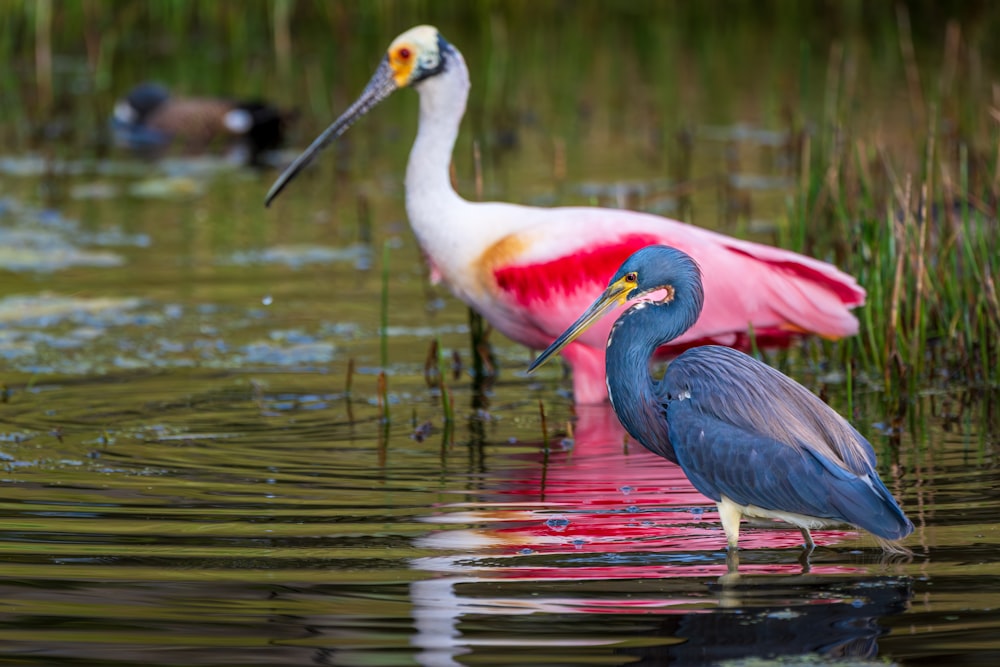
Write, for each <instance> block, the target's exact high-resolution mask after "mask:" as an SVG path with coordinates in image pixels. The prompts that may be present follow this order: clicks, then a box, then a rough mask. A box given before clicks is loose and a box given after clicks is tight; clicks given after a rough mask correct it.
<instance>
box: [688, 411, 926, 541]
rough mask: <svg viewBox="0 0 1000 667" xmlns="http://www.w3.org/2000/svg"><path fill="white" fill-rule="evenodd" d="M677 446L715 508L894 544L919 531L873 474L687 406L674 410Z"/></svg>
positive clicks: (693, 479) (690, 473) (695, 481)
mask: <svg viewBox="0 0 1000 667" xmlns="http://www.w3.org/2000/svg"><path fill="white" fill-rule="evenodd" d="M669 412H670V423H669V424H670V425H669V430H670V439H671V442H672V443H673V445H674V451H675V452H676V453H677V460H678V463H679V464H680V466H681V469H682V470H684V473H685V474H686V475H687V476H688V479H690V480H691V483H692V484H693V485H694V487H695V488H696V489H698V490H699V491H700V492H701V493H703V494H705V495H706V496H708V497H709V498H711V499H712V500H716V501H718V500H720V499H721V497H722V496H723V495H724V496H726V497H727V498H729V499H731V500H733V501H734V502H736V503H738V504H740V505H755V506H757V507H761V508H763V509H767V510H780V511H783V512H794V513H796V514H803V515H806V516H813V517H821V518H824V519H832V520H836V521H842V522H845V523H850V524H853V525H856V526H860V527H861V528H864V529H865V530H868V531H870V532H872V533H874V534H876V535H880V536H882V537H885V538H887V539H897V538H899V537H903V536H905V535H906V534H908V533H909V532H910V530H912V525H911V524H910V523H909V521H908V520H907V519H906V517H905V516H904V515H903V513H902V511H901V510H900V509H899V506H898V505H897V504H896V502H895V500H894V499H893V498H892V496H891V494H889V492H888V491H887V490H886V489H885V487H884V486H883V485H882V483H881V481H880V480H879V479H878V476H877V475H875V474H874V473H872V474H864V475H856V474H854V473H853V472H851V471H849V470H845V469H844V468H842V467H840V466H839V465H836V464H835V463H833V462H831V461H829V460H827V459H824V458H823V457H821V456H818V455H817V454H816V453H815V452H813V451H812V450H810V449H808V448H791V447H788V446H787V445H786V444H785V443H782V442H778V441H776V440H775V439H773V438H771V437H769V436H767V435H762V434H760V433H755V432H753V431H748V430H745V429H743V428H740V427H738V426H735V425H733V424H728V423H726V422H723V421H720V420H719V419H717V418H715V417H711V416H709V415H706V414H705V413H703V412H700V411H699V410H698V408H697V406H696V405H695V404H694V403H693V402H691V401H688V400H685V401H679V402H676V403H675V404H671V405H670V406H669Z"/></svg>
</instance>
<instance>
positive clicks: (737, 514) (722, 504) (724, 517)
mask: <svg viewBox="0 0 1000 667" xmlns="http://www.w3.org/2000/svg"><path fill="white" fill-rule="evenodd" d="M716 506H717V507H718V508H719V520H720V521H721V522H722V530H724V531H726V542H727V543H728V546H729V550H730V551H736V549H738V548H739V541H740V518H741V517H742V516H743V512H742V511H741V510H740V507H739V505H737V504H736V503H734V502H733V501H732V500H730V499H729V498H726V497H725V496H722V500H720V501H719V502H717V503H716Z"/></svg>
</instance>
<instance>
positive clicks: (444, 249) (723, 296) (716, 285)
mask: <svg viewBox="0 0 1000 667" xmlns="http://www.w3.org/2000/svg"><path fill="white" fill-rule="evenodd" d="M406 87H412V88H414V89H415V90H416V91H417V93H419V95H420V126H419V130H418V132H417V138H416V141H415V142H414V144H413V149H412V151H411V152H410V160H409V164H408V165H407V168H406V211H407V214H408V215H409V219H410V224H411V225H412V227H413V231H414V233H415V234H416V237H417V241H418V242H419V243H420V247H421V248H422V249H423V251H424V254H425V256H426V257H427V258H428V260H429V262H430V265H431V275H432V278H433V279H434V280H439V279H443V280H444V281H445V282H446V283H447V284H448V285H449V286H450V288H451V290H452V292H453V293H454V294H455V296H457V297H458V298H459V299H461V300H462V301H464V302H465V303H466V304H467V305H468V306H469V307H471V308H473V309H474V310H476V311H478V312H479V313H481V314H482V315H483V317H485V318H486V319H487V320H488V321H489V322H490V324H491V325H492V326H493V328H494V329H496V330H498V331H499V332H500V333H502V334H503V335H505V336H507V337H508V338H510V339H512V340H514V341H517V342H518V343H521V344H523V345H526V346H528V347H530V348H533V349H536V350H540V349H542V348H544V347H545V346H547V345H548V344H549V343H551V342H552V341H553V340H554V339H555V338H556V336H557V335H559V332H561V331H562V330H563V329H564V328H566V326H567V325H568V324H569V323H571V322H572V321H573V318H574V317H575V316H576V314H577V313H579V312H580V311H581V310H582V309H583V308H584V307H585V306H586V304H587V303H589V301H590V298H591V295H592V294H594V292H596V291H597V290H598V289H599V288H600V287H601V286H602V281H601V279H600V276H602V275H607V274H609V273H611V272H612V271H614V269H615V268H616V267H617V266H618V265H619V264H621V262H622V260H624V259H625V258H626V257H628V256H629V255H630V254H631V253H632V252H634V251H635V250H638V249H639V248H641V247H643V246H647V245H650V244H654V243H664V244H668V245H672V246H674V247H677V248H681V249H683V250H685V251H686V252H688V253H689V254H690V255H691V256H692V257H694V258H695V259H697V260H698V262H699V263H700V264H701V265H702V266H703V267H705V269H706V276H707V277H706V281H705V292H706V294H707V295H708V297H709V306H708V307H707V308H706V309H705V311H704V312H703V313H702V315H701V317H700V318H699V319H698V321H697V322H695V323H694V324H693V326H692V327H691V329H690V330H689V331H687V332H686V333H685V334H683V335H682V336H680V337H679V338H677V339H676V340H674V341H672V342H671V346H672V348H671V349H665V350H662V351H661V352H662V353H663V354H665V355H672V354H676V353H677V352H679V351H680V350H682V349H684V348H686V347H690V346H691V345H696V344H699V343H706V342H711V343H716V344H721V345H730V346H735V347H743V348H745V347H747V346H748V344H749V342H750V336H749V335H748V332H749V330H750V328H751V327H752V329H753V332H754V334H755V336H756V341H757V343H758V344H759V345H762V346H763V345H769V344H781V343H784V342H787V341H788V340H789V339H791V338H793V337H796V336H800V335H802V334H803V333H816V334H820V335H822V336H825V337H828V338H838V337H841V336H849V335H853V334H855V333H856V332H857V328H858V322H857V320H856V319H855V317H854V316H853V315H852V314H851V312H850V309H851V308H853V307H855V306H858V305H860V304H862V303H864V298H865V292H864V290H863V289H861V287H859V286H858V284H857V282H856V281H855V280H854V279H853V278H852V277H851V276H849V275H847V274H845V273H842V272H841V271H839V270H837V269H836V268H835V267H833V266H831V265H830V264H827V263H825V262H821V261H818V260H815V259H812V258H809V257H805V256H803V255H799V254H797V253H793V252H790V251H787V250H782V249H779V248H774V247H771V246H766V245H762V244H757V243H751V242H748V241H742V240H738V239H734V238H731V237H729V236H724V235H722V234H717V233H715V232H710V231H708V230H705V229H700V228H698V227H695V226H692V225H688V224H685V223H682V222H677V221H675V220H669V219H667V218H662V217H659V216H655V215H649V214H646V213H638V212H635V211H626V210H618V209H603V208H538V207H531V206H517V205H514V204H505V203H499V202H487V203H477V202H470V201H466V200H465V199H463V198H461V197H460V196H459V195H458V194H457V193H456V192H455V190H454V188H453V187H452V183H451V176H450V172H449V166H450V164H451V154H452V149H453V148H454V145H455V139H456V137H457V136H458V128H459V124H460V122H461V120H462V116H463V114H464V113H465V103H466V99H467V97H468V93H469V72H468V70H467V69H466V66H465V61H464V59H463V58H462V54H461V53H459V52H458V50H457V49H456V48H455V47H454V46H452V45H451V44H449V43H448V42H447V41H446V40H445V39H444V38H443V37H442V36H441V35H440V33H438V31H437V29H435V28H433V27H431V26H418V27H416V28H412V29H411V30H408V31H406V32H405V33H403V34H402V35H400V36H399V37H397V38H396V39H395V41H393V42H392V44H391V45H390V46H389V51H388V53H387V54H386V55H385V57H384V58H383V59H382V62H381V63H380V64H379V66H378V68H377V69H376V71H375V74H374V76H372V78H371V81H369V82H368V85H367V87H366V88H365V89H364V92H362V93H361V96H360V97H359V98H358V99H357V101H355V102H354V103H353V104H352V105H351V106H350V108H348V109H347V111H345V112H344V114H343V115H342V116H340V118H338V119H337V120H336V121H335V122H334V123H333V124H332V125H330V127H329V128H327V130H326V131H324V132H323V133H322V134H321V135H320V136H319V137H318V138H317V139H316V140H315V141H314V142H313V143H312V145H311V146H309V148H307V149H306V150H305V151H304V152H303V153H302V155H300V156H299V157H298V158H297V159H296V160H295V162H293V163H292V164H291V165H290V166H289V167H288V169H287V170H286V171H285V173H283V174H282V175H281V176H280V177H279V178H278V180H277V181H276V182H275V183H274V185H273V186H272V187H271V190H270V192H268V193H267V198H266V203H267V204H270V203H271V202H272V201H273V200H274V198H275V197H277V196H278V193H280V192H281V191H282V190H283V189H284V187H285V186H286V185H288V183H289V182H290V181H291V180H292V179H293V178H295V176H296V175H297V174H298V173H299V172H300V171H301V170H302V169H303V168H304V167H305V166H306V165H307V164H309V162H310V161H311V160H312V159H313V158H314V157H315V156H316V154H317V153H319V152H320V151H321V150H322V149H323V148H325V147H326V146H327V145H329V144H330V143H331V142H332V141H333V140H334V139H336V138H337V137H339V136H340V135H341V134H343V133H344V132H345V131H346V130H347V128H348V127H350V125H351V124H352V123H354V122H355V121H356V120H357V119H358V118H360V117H361V116H362V115H364V114H365V113H367V112H368V111H369V110H370V109H371V108H372V107H374V106H375V105H376V104H378V103H379V102H380V101H381V100H383V99H385V98H386V97H388V96H389V95H390V94H391V93H392V92H393V91H395V90H397V89H399V88H406ZM610 326H611V324H610V321H606V322H601V323H597V324H596V325H595V327H594V330H592V331H590V332H588V333H586V334H584V335H582V336H581V337H580V338H579V339H578V340H576V341H575V342H573V343H572V344H571V345H569V346H568V347H567V348H566V350H565V351H564V352H563V356H564V357H565V359H566V360H567V361H568V363H569V365H570V366H571V367H572V370H573V392H574V397H575V399H576V401H577V402H579V403H599V402H603V401H605V400H606V399H607V394H606V392H605V390H604V343H605V341H606V340H607V336H608V330H609V328H610Z"/></svg>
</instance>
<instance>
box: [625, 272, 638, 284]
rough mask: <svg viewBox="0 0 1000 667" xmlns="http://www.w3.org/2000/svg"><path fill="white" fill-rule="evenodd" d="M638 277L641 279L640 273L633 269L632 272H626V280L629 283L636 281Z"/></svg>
mask: <svg viewBox="0 0 1000 667" xmlns="http://www.w3.org/2000/svg"><path fill="white" fill-rule="evenodd" d="M638 279H639V274H638V273H636V272H635V271H633V272H632V273H626V274H625V282H627V283H634V282H635V281H637V280H638Z"/></svg>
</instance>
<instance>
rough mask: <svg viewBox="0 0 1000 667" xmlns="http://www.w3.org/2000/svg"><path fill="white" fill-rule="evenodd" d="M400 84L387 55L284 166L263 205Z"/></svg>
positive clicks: (267, 203)
mask: <svg viewBox="0 0 1000 667" xmlns="http://www.w3.org/2000/svg"><path fill="white" fill-rule="evenodd" d="M398 87H399V86H398V85H397V84H396V81H395V80H394V79H393V78H392V68H391V67H390V66H389V57H388V56H386V57H385V58H383V59H382V62H381V63H379V66H378V69H376V70H375V74H373V75H372V78H371V80H370V81H369V82H368V85H367V86H365V89H364V92H362V93H361V96H360V97H358V99H357V100H355V101H354V104H352V105H351V106H350V107H349V108H348V109H347V111H345V112H344V113H343V115H341V116H340V118H338V119H337V120H335V121H334V122H333V124H332V125H331V126H330V127H328V128H326V130H324V131H323V134H321V135H319V136H318V137H316V140H315V141H313V142H312V145H310V146H309V148H307V149H305V151H303V152H302V155H300V156H298V157H297V158H295V162H293V163H292V164H290V165H289V166H288V169H285V171H284V173H282V174H281V176H279V177H278V180H276V181H275V182H274V185H272V186H271V189H270V190H269V191H268V193H267V197H265V198H264V206H270V205H271V202H272V201H274V198H275V197H277V196H278V194H279V193H280V192H281V191H282V190H284V189H285V186H286V185H288V183H289V182H290V181H291V180H292V179H293V178H295V177H296V176H297V175H298V173H299V172H300V171H302V170H303V169H304V168H305V167H306V165H308V164H309V163H310V162H312V159H313V158H314V157H316V154H317V153H319V152H320V151H321V150H323V149H324V148H326V147H327V146H329V145H330V143H331V142H332V141H333V140H334V139H336V138H337V137H339V136H340V135H342V134H343V133H344V132H346V131H347V128H349V127H350V126H351V125H352V124H353V123H354V121H356V120H357V119H358V118H361V117H362V116H364V115H365V114H366V113H368V112H369V111H370V110H371V109H372V107H374V106H375V105H376V104H378V103H379V102H381V101H382V100H384V99H385V98H387V97H389V95H391V94H392V93H393V91H395V90H396V89H397V88H398Z"/></svg>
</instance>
